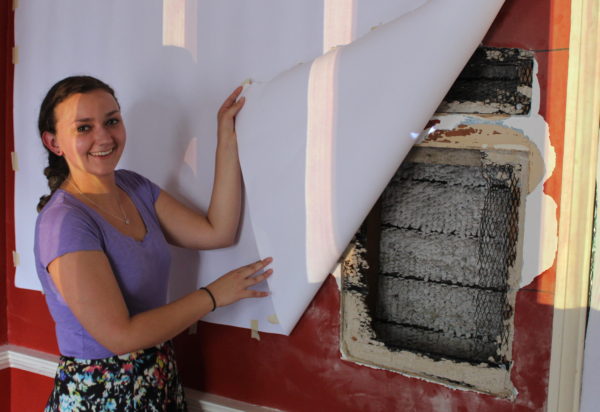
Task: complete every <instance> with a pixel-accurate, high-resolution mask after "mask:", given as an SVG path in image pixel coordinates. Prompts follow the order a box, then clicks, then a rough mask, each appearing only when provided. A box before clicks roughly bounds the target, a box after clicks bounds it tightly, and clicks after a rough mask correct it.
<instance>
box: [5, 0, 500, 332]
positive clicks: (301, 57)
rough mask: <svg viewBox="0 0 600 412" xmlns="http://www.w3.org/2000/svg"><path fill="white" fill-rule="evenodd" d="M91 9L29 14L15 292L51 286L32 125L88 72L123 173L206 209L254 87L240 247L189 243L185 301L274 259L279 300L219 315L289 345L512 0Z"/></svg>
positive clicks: (34, 4)
mask: <svg viewBox="0 0 600 412" xmlns="http://www.w3.org/2000/svg"><path fill="white" fill-rule="evenodd" d="M82 3H83V2H78V1H74V0H55V1H53V2H46V1H43V0H32V1H29V2H21V4H20V7H19V8H18V9H17V11H16V22H15V27H16V28H15V30H16V33H15V34H16V43H17V46H18V47H19V55H20V61H19V63H18V64H17V65H16V67H15V113H14V121H15V147H16V152H17V155H18V157H19V163H20V169H19V170H18V171H17V173H16V182H15V183H16V193H15V221H16V234H17V239H16V241H17V252H18V253H19V255H20V264H19V266H18V267H17V279H16V283H17V286H19V287H25V288H30V289H37V290H39V289H40V285H39V283H38V281H37V277H36V274H35V266H34V262H33V253H32V248H33V224H34V222H35V217H36V213H35V204H36V203H37V199H38V198H39V196H40V195H41V194H43V193H46V192H47V189H46V183H45V181H44V178H43V175H42V170H43V167H44V166H45V156H44V153H43V149H42V147H41V143H40V142H39V137H38V136H37V132H36V130H35V122H36V116H37V110H38V108H39V104H40V102H41V100H42V98H43V95H44V93H45V92H46V90H47V89H48V88H49V87H50V86H51V85H52V84H53V83H54V82H55V81H57V80H58V79H60V78H62V77H65V76H67V75H72V74H81V73H84V74H91V75H94V76H97V77H99V78H101V79H103V80H105V81H107V82H108V83H109V84H111V85H112V86H114V88H115V89H116V91H117V94H118V97H119V98H120V103H121V107H122V112H123V115H124V118H125V123H126V125H127V131H128V143H127V145H128V147H127V148H126V151H125V155H124V157H123V160H122V162H121V165H120V167H123V168H129V169H132V170H135V171H137V172H139V173H141V174H143V175H144V176H147V177H148V178H150V179H152V180H153V181H155V182H156V183H157V184H159V185H160V186H161V187H162V188H163V189H165V190H167V191H169V192H170V193H172V194H173V195H175V196H176V197H178V198H180V199H181V200H182V201H184V202H186V203H189V204H191V205H194V206H195V207H197V208H199V209H205V208H206V207H207V205H208V201H209V196H210V189H211V183H212V176H213V175H212V173H213V167H214V159H213V158H214V150H215V140H214V137H213V136H214V135H215V128H216V121H215V113H216V111H217V109H218V107H219V105H220V103H221V101H222V100H223V98H224V97H225V96H226V95H227V94H228V93H229V92H230V91H231V90H232V89H233V88H235V86H236V85H237V84H240V83H241V82H242V81H243V80H244V79H246V78H252V79H254V80H255V82H254V83H253V84H252V85H250V86H249V87H248V88H247V90H246V91H245V94H246V97H247V102H246V105H245V107H244V109H243V111H242V112H241V113H240V115H239V116H238V120H237V132H238V141H239V146H240V160H241V163H242V169H243V174H244V182H245V190H246V204H245V208H244V216H243V221H242V225H241V229H240V236H239V241H238V243H237V244H236V245H235V246H233V247H231V248H227V249H223V250H218V251H208V252H200V253H198V252H193V251H186V250H181V249H176V248H174V249H173V269H172V279H173V280H172V284H171V297H172V298H176V297H178V296H181V295H182V294H184V293H186V292H189V291H191V290H193V289H194V288H196V287H198V286H200V285H204V284H207V283H209V282H211V281H212V280H214V279H216V278H217V277H218V276H220V275H221V274H223V273H226V272H227V271H229V270H231V269H233V268H236V267H239V266H241V265H243V264H246V263H249V262H250V261H253V260H256V259H258V258H259V257H266V256H273V257H274V258H275V261H274V263H273V268H274V269H275V275H274V276H273V277H272V278H271V279H270V280H269V282H268V285H263V286H262V287H263V288H265V289H267V288H268V289H269V290H270V291H271V293H272V295H271V298H269V299H260V300H245V301H242V302H238V303H236V304H234V305H231V306H228V307H225V308H220V309H219V310H217V311H216V312H214V313H212V314H210V315H209V316H207V317H206V318H205V320H207V321H210V322H215V323H221V324H227V325H233V326H240V327H245V328H248V327H250V325H251V322H252V320H258V325H259V330H261V331H266V332H274V333H282V334H289V333H290V332H291V331H292V329H293V328H294V325H295V324H296V322H297V321H298V319H299V318H300V316H301V315H302V313H303V312H304V310H305V308H306V307H307V306H308V304H309V303H310V301H311V299H312V298H313V296H314V294H315V293H316V291H317V290H318V288H319V287H320V285H321V283H322V281H323V279H324V278H325V276H326V275H327V274H328V273H329V271H331V269H332V268H333V267H334V265H335V264H336V262H337V261H338V259H339V257H340V255H341V253H342V251H343V250H344V248H345V247H346V245H347V244H348V242H349V241H350V239H351V237H352V236H353V234H354V233H355V231H356V230H357V228H358V227H359V226H360V224H361V222H362V220H363V219H364V217H365V216H366V214H367V213H368V211H369V210H370V208H371V206H372V205H373V203H374V202H375V201H376V199H377V197H378V196H379V195H380V193H381V192H382V191H383V189H384V187H385V186H386V185H387V182H388V181H389V179H390V178H391V177H392V175H393V174H394V172H395V170H396V169H397V167H398V166H399V165H400V163H401V162H402V160H403V158H404V156H405V155H406V153H407V152H408V150H409V149H410V147H411V146H412V144H413V143H414V140H413V138H412V137H411V136H412V135H411V133H415V132H416V133H419V132H420V131H421V130H422V129H423V126H424V125H425V123H426V122H427V120H428V119H429V118H430V116H431V115H432V113H433V112H434V110H435V109H436V107H437V105H438V104H439V102H440V101H441V99H442V98H443V96H444V95H445V94H446V92H447V90H448V89H449V87H450V86H451V84H452V83H453V82H454V80H455V79H456V77H457V76H458V74H459V73H460V71H461V69H462V68H463V66H464V64H465V63H466V62H467V60H468V59H469V57H470V56H471V54H472V53H473V51H474V50H475V48H476V47H477V45H478V44H479V42H480V41H481V39H482V38H483V36H484V34H485V33H486V31H487V29H488V28H489V26H490V24H491V22H492V21H493V19H494V17H495V15H496V14H497V12H498V10H499V9H500V6H501V5H502V3H503V1H502V0H487V1H484V2H483V1H479V0H429V1H425V0H422V1H419V2H415V1H409V0H403V1H398V0H325V1H317V0H312V1H293V2H281V1H279V0H257V1H253V2H252V3H251V4H250V2H245V1H242V0H239V1H233V0H230V1H223V0H204V1H202V0H198V1H194V0H186V1H183V0H181V1H180V0H168V1H167V0H165V1H164V2H163V1H159V0H150V1H149V0H132V1H129V2H126V3H124V2H120V1H118V0H105V1H102V2H85V4H82ZM355 39H357V40H355ZM352 40H355V41H352ZM349 42H350V43H349ZM346 43H349V44H347V45H345V46H343V44H346ZM332 46H338V47H334V48H332ZM324 50H325V51H328V50H329V51H328V52H327V53H326V54H324V55H322V53H323V51H324ZM312 59H314V60H312ZM303 62H304V63H303ZM278 73H280V74H278ZM269 79H271V80H269ZM273 315H276V316H275V317H276V318H278V319H279V322H278V323H274V322H273V321H274V319H275V318H274V317H273ZM269 320H270V321H269Z"/></svg>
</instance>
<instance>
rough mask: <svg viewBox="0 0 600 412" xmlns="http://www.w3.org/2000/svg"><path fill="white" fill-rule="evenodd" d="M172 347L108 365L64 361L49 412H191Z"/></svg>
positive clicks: (107, 361) (102, 361)
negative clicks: (188, 411)
mask: <svg viewBox="0 0 600 412" xmlns="http://www.w3.org/2000/svg"><path fill="white" fill-rule="evenodd" d="M174 355H175V353H174V351H173V345H172V343H171V342H167V343H163V344H161V345H159V346H156V347H153V348H150V349H144V350H140V351H137V352H131V353H128V354H125V355H119V356H113V357H110V358H105V359H91V360H88V359H76V358H71V357H66V356H62V357H61V358H60V362H59V364H58V370H57V371H56V377H55V379H54V390H53V391H52V394H51V395H50V399H48V404H47V405H46V409H44V411H78V412H82V411H119V412H120V411H153V412H162V411H169V412H170V411H186V410H187V408H186V404H185V397H184V393H183V387H182V386H181V383H180V381H179V376H178V373H177V366H176V364H175V356H174Z"/></svg>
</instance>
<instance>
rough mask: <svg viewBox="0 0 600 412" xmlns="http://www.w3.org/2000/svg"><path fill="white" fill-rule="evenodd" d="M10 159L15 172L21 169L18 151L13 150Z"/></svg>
mask: <svg viewBox="0 0 600 412" xmlns="http://www.w3.org/2000/svg"><path fill="white" fill-rule="evenodd" d="M10 160H11V163H12V170H13V172H16V171H18V170H19V158H18V157H17V153H16V152H11V153H10Z"/></svg>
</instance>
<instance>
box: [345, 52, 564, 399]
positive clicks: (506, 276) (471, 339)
mask: <svg viewBox="0 0 600 412" xmlns="http://www.w3.org/2000/svg"><path fill="white" fill-rule="evenodd" d="M478 53H479V55H480V57H482V54H483V60H482V63H481V64H480V67H479V69H476V68H473V67H471V68H469V67H467V68H466V69H465V72H464V73H463V79H462V80H460V79H459V81H457V85H455V91H456V90H459V89H461V88H462V91H467V92H469V90H471V92H469V93H470V94H469V95H466V96H463V97H461V98H453V97H452V96H453V94H452V93H453V92H451V93H449V94H448V96H447V97H448V98H447V99H446V100H445V102H444V103H443V104H442V105H441V106H440V110H439V111H440V112H439V113H437V114H436V115H435V116H434V117H433V119H432V121H431V123H432V124H435V126H436V129H437V131H436V132H435V133H433V134H431V135H430V136H429V138H428V139H427V140H426V141H425V142H424V143H423V144H421V145H419V147H417V148H415V149H414V150H413V152H411V154H410V155H409V157H408V158H407V159H406V161H405V163H404V165H403V167H402V168H401V169H400V171H399V173H398V174H397V175H396V177H395V178H394V179H393V181H392V183H391V186H394V185H395V186H396V187H395V189H393V190H395V192H394V193H392V192H393V190H392V189H389V191H390V193H387V192H386V194H385V195H384V197H383V198H382V199H381V200H380V202H378V204H377V205H376V207H375V208H374V209H373V211H372V212H371V214H370V216H369V218H368V219H367V220H366V221H365V224H364V225H363V227H362V228H361V230H360V231H359V232H358V233H357V234H356V237H355V239H354V241H353V242H352V244H351V247H350V248H349V252H348V254H347V255H346V257H345V260H344V261H343V263H342V267H341V272H342V282H341V289H342V330H341V332H342V336H341V349H342V354H343V357H344V358H345V359H348V360H352V361H354V362H357V363H363V364H365V365H369V366H371V367H376V368H384V369H388V370H393V371H396V372H399V373H402V374H406V375H409V376H412V377H417V378H423V379H427V380H432V381H436V382H439V383H441V384H445V385H447V386H450V387H453V388H457V389H470V390H476V391H481V392H485V393H489V394H493V395H495V396H499V397H506V398H514V397H515V396H516V391H515V389H514V387H513V385H512V383H511V381H510V369H511V367H512V355H511V354H512V338H513V336H512V335H513V319H514V302H515V296H516V293H517V291H518V289H519V288H520V287H523V286H526V285H528V284H529V283H530V282H531V281H532V280H533V279H534V277H535V276H537V275H539V274H541V273H543V272H544V271H545V270H546V269H548V268H549V267H551V266H552V264H553V261H554V259H555V255H556V248H557V221H556V204H555V202H554V200H553V199H552V198H551V197H549V196H547V195H546V194H545V193H544V191H543V182H545V181H546V180H547V179H548V178H549V177H550V176H551V175H552V173H553V171H554V167H555V162H556V159H555V157H556V156H555V152H554V148H553V147H552V145H551V144H550V139H549V133H548V126H547V124H546V122H545V120H544V119H543V118H542V116H541V115H540V114H539V107H540V105H539V103H540V88H539V83H538V80H537V64H536V63H535V61H534V60H532V56H531V54H530V53H528V52H523V51H518V50H514V49H509V50H507V49H497V50H495V49H489V48H481V49H480V50H479V51H478ZM476 57H477V53H476ZM503 60H504V61H506V63H507V65H508V66H510V67H508V66H507V67H503V68H502V67H501V68H498V67H499V66H498V64H499V65H500V66H502V64H504V63H503V62H502V61H503ZM531 65H532V66H531ZM494 67H496V68H494ZM511 67H512V68H511ZM528 67H529V68H531V67H532V69H531V71H530V72H528V70H529V69H528ZM473 70H475V71H477V70H479V72H480V74H481V73H483V75H481V76H480V75H477V76H475V75H473V73H474V72H473ZM469 71H470V73H469ZM486 73H487V74H486ZM511 73H512V74H511ZM503 74H508V77H509V79H508V80H510V81H508V82H504V83H502V82H500V83H496V84H503V86H501V87H498V88H496V89H494V88H493V84H494V82H495V81H496V80H502V79H501V78H502V77H503ZM478 76H479V77H478ZM494 76H496V77H494ZM469 78H470V80H469ZM494 78H495V79H496V80H494ZM515 79H517V80H515ZM468 81H473V83H472V85H476V86H475V87H471V88H469V87H468V86H467V87H466V88H465V87H463V86H464V85H465V84H466V83H465V82H468ZM513 81H516V83H515V82H513ZM460 82H462V83H463V86H460V85H459V83H460ZM527 82H529V83H528V84H527ZM477 85H479V86H477ZM457 86H458V88H457ZM490 87H492V89H493V90H496V93H488V92H489V91H490V90H489V88H490ZM482 93H483V94H482ZM486 93H488V94H486ZM457 95H460V93H459V94H454V96H457ZM511 95H512V97H510V96H511ZM477 96H479V97H477ZM486 96H488V97H489V98H487V97H486ZM505 97H506V98H508V100H510V101H509V103H510V104H509V105H508V106H506V105H505V103H506V101H503V100H502V99H504V98H505ZM528 98H529V99H530V100H529V103H527V102H528V100H527V99H528ZM527 104H529V107H527ZM509 106H510V107H509ZM507 107H508V108H507ZM457 113H461V114H457ZM490 167H491V169H490V170H493V171H491V172H485V169H486V168H490ZM476 171H478V172H476ZM486 176H488V177H487V178H486ZM494 176H495V177H494ZM407 182H408V184H406V185H405V186H403V185H404V184H405V183H407ZM407 199H415V200H416V201H415V202H414V203H411V202H410V201H407ZM494 208H495V209H494ZM515 208H516V210H515ZM486 222H487V223H486ZM378 225H379V226H380V227H379V229H378V230H374V229H373V227H375V226H378ZM486 225H488V226H489V227H491V228H492V229H491V230H490V231H489V233H487V238H488V239H487V240H486V239H485V238H486V231H485V230H484V229H483V228H484V226H486ZM498 233H501V235H498ZM443 239H445V240H443ZM486 256H487V258H486ZM486 259H487V262H488V263H484V261H485V260H486ZM484 267H485V269H484ZM486 274H487V275H486ZM551 297H552V295H551V294H550V293H549V294H548V301H547V302H546V301H540V302H539V303H542V304H543V303H548V304H551V303H552V302H551ZM543 298H544V294H543V293H542V294H540V299H543Z"/></svg>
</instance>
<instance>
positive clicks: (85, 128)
mask: <svg viewBox="0 0 600 412" xmlns="http://www.w3.org/2000/svg"><path fill="white" fill-rule="evenodd" d="M90 129H91V127H90V126H88V125H82V126H77V132H78V133H85V132H88V131H90Z"/></svg>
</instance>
